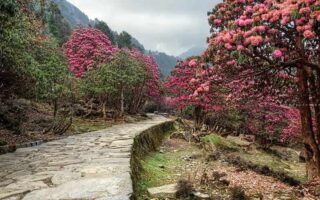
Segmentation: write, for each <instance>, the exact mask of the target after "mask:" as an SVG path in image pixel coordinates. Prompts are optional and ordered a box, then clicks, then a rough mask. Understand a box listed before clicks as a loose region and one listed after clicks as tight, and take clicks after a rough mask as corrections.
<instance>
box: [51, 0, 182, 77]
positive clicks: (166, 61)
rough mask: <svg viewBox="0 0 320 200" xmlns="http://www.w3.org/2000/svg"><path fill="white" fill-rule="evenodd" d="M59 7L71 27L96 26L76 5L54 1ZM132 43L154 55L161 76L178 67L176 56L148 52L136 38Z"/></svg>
mask: <svg viewBox="0 0 320 200" xmlns="http://www.w3.org/2000/svg"><path fill="white" fill-rule="evenodd" d="M53 2H55V3H56V4H57V5H58V6H59V9H60V11H61V13H62V15H63V17H64V18H65V19H66V20H67V21H68V22H69V24H70V26H71V27H73V28H74V27H76V26H77V25H81V26H88V25H89V24H94V21H93V20H90V19H89V17H88V16H87V15H86V14H85V13H83V12H82V11H81V10H80V9H79V8H77V7H76V6H75V5H73V4H71V3H70V2H68V1H67V0H53ZM112 32H113V34H114V36H115V38H116V37H117V36H118V35H119V34H118V33H117V32H116V31H112ZM131 43H132V45H133V46H134V47H136V48H138V49H141V50H143V51H145V52H146V53H148V54H152V55H153V56H154V57H155V59H156V61H157V63H158V65H159V68H160V72H161V74H162V75H163V76H164V77H166V76H168V75H169V74H170V71H171V70H172V69H173V67H174V66H175V65H176V62H177V58H176V57H174V56H170V55H167V54H166V53H163V52H155V51H148V50H146V49H145V47H144V46H143V44H141V43H140V42H139V41H138V40H137V39H136V38H134V37H132V38H131Z"/></svg>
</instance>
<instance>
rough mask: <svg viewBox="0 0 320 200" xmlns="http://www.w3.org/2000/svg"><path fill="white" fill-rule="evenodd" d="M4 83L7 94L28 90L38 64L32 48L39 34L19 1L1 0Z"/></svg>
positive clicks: (0, 81)
mask: <svg viewBox="0 0 320 200" xmlns="http://www.w3.org/2000/svg"><path fill="white" fill-rule="evenodd" d="M0 8H1V14H0V49H1V52H0V69H1V70H0V84H1V85H2V91H1V94H3V93H11V92H13V91H14V92H21V91H22V92H23V93H26V91H28V88H30V87H28V86H29V85H28V84H26V83H27V82H28V83H30V82H32V81H31V74H30V68H31V67H33V65H34V60H33V55H32V54H30V53H29V49H32V47H33V46H34V43H33V41H34V40H35V38H36V37H37V32H36V30H35V29H34V28H33V27H32V26H33V24H32V22H31V21H30V20H28V18H27V16H26V15H24V14H23V13H21V12H20V10H19V4H18V3H17V1H15V0H10V1H1V2H0Z"/></svg>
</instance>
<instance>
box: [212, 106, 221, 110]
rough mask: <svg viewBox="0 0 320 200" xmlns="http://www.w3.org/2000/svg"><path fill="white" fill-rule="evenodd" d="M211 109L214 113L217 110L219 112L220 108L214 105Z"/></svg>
mask: <svg viewBox="0 0 320 200" xmlns="http://www.w3.org/2000/svg"><path fill="white" fill-rule="evenodd" d="M212 109H213V110H215V111H219V110H221V106H218V105H215V106H213V107H212Z"/></svg>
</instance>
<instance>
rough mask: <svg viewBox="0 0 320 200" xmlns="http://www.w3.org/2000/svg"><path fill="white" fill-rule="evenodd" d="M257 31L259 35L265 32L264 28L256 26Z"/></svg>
mask: <svg viewBox="0 0 320 200" xmlns="http://www.w3.org/2000/svg"><path fill="white" fill-rule="evenodd" d="M257 30H258V31H259V32H260V33H263V32H265V31H266V27H265V26H257Z"/></svg>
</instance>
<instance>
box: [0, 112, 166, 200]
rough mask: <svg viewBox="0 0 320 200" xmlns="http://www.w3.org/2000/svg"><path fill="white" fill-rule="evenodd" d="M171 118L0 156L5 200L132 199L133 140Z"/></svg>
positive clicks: (155, 118) (0, 194)
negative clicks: (131, 151)
mask: <svg viewBox="0 0 320 200" xmlns="http://www.w3.org/2000/svg"><path fill="white" fill-rule="evenodd" d="M166 120H167V119H166V118H164V117H161V116H152V119H150V120H146V121H142V122H138V123H134V124H122V125H115V126H113V127H111V128H108V129H105V130H101V131H96V132H92V133H86V134H81V135H75V136H71V137H68V138H65V139H62V140H57V141H53V142H49V143H46V144H43V145H41V146H37V147H30V148H24V149H18V150H17V151H16V152H15V153H11V154H5V155H0V199H8V200H20V199H22V200H71V199H72V200H75V199H77V200H80V199H81V200H84V199H97V200H127V199H129V197H130V194H131V193H132V183H131V178H130V150H131V145H132V143H133V138H134V136H135V135H137V134H139V133H140V132H142V131H143V130H145V129H148V128H150V127H152V126H154V125H157V124H159V123H162V122H164V121H166Z"/></svg>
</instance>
